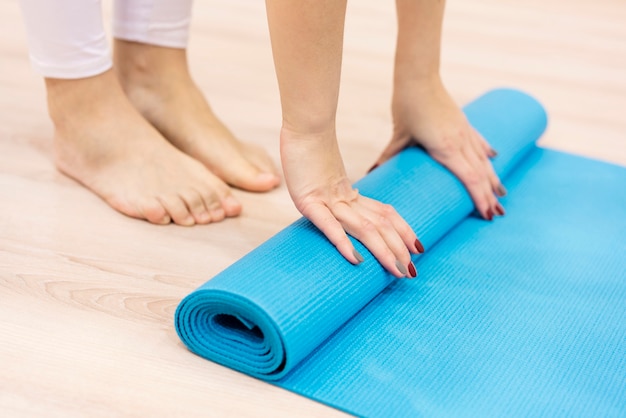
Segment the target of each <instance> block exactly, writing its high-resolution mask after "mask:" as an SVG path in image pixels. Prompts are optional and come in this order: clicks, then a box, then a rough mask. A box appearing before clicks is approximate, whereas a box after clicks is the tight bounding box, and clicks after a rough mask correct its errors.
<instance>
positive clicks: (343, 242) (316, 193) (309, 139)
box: [281, 127, 424, 277]
mask: <svg viewBox="0 0 626 418" xmlns="http://www.w3.org/2000/svg"><path fill="white" fill-rule="evenodd" d="M281 159H282V165H283V170H284V173H285V182H286V183H287V187H288V189H289V193H290V195H291V198H292V199H293V201H294V203H295V205H296V207H297V208H298V210H299V211H300V212H301V213H302V214H303V215H304V216H305V217H306V218H308V219H309V220H310V221H311V222H313V224H315V226H317V227H318V228H319V229H320V231H322V233H323V234H324V235H326V237H327V238H328V239H329V240H330V241H331V242H332V243H333V244H334V245H335V247H336V248H337V250H339V252H340V253H341V254H342V255H343V256H344V257H345V258H346V259H347V260H348V261H350V262H351V263H353V264H358V263H360V262H362V261H363V257H362V255H361V254H359V253H358V252H357V251H356V250H355V248H354V246H353V245H352V242H351V241H350V239H348V237H347V235H346V233H348V234H350V235H352V236H353V237H354V238H356V239H357V240H359V241H360V242H361V243H363V245H365V247H367V249H368V250H370V252H371V253H372V254H373V255H374V257H376V259H378V261H379V262H380V263H381V264H382V265H383V267H384V268H385V269H387V270H388V271H389V272H391V273H392V274H393V275H395V276H396V277H415V276H417V272H416V270H415V266H414V265H413V263H412V262H411V255H410V253H421V252H423V251H424V247H423V246H422V244H421V243H420V242H419V240H418V239H417V237H416V235H415V232H413V230H412V229H411V227H410V226H409V225H408V224H407V223H406V221H405V220H404V219H402V217H401V216H400V215H399V214H398V213H397V212H396V211H395V209H393V208H392V207H391V206H390V205H386V204H383V203H381V202H378V201H376V200H373V199H370V198H368V197H365V196H362V195H360V194H359V192H358V190H356V189H354V188H352V185H351V183H350V181H349V180H348V178H347V176H346V173H345V169H344V166H343V161H342V159H341V155H340V153H339V148H338V146H337V139H336V134H335V132H334V131H332V132H323V133H314V134H310V133H307V134H302V133H297V132H293V131H290V130H288V129H286V128H285V127H283V129H282V131H281Z"/></svg>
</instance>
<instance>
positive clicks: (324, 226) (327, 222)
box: [302, 203, 363, 264]
mask: <svg viewBox="0 0 626 418" xmlns="http://www.w3.org/2000/svg"><path fill="white" fill-rule="evenodd" d="M302 214H303V215H304V216H305V217H306V218H307V219H308V220H310V221H311V222H312V223H313V224H314V225H315V226H316V227H317V228H318V229H319V230H320V231H321V232H322V234H324V235H325V236H326V238H328V240H329V241H330V242H331V243H332V244H333V245H334V246H335V248H337V251H339V253H340V254H341V255H342V256H343V257H344V258H345V259H346V260H348V261H349V262H351V263H352V264H359V263H360V262H362V261H363V256H362V255H361V254H359V253H358V252H357V251H356V250H355V249H354V246H353V245H352V242H351V241H350V239H349V238H348V236H347V235H346V232H345V231H344V228H343V226H342V225H341V223H339V221H338V220H337V219H336V218H335V215H333V213H332V212H331V211H330V209H328V207H326V206H325V205H324V204H322V203H312V204H310V205H309V206H307V207H306V208H305V210H303V211H302ZM357 239H358V238H357Z"/></svg>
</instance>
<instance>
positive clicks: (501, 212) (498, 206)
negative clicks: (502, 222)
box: [495, 202, 506, 216]
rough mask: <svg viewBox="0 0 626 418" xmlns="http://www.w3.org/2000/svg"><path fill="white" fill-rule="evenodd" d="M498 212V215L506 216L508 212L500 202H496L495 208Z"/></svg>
mask: <svg viewBox="0 0 626 418" xmlns="http://www.w3.org/2000/svg"><path fill="white" fill-rule="evenodd" d="M495 211H496V214H497V215H498V216H504V214H505V213H506V212H505V211H504V207H502V205H501V204H500V202H498V203H496V208H495Z"/></svg>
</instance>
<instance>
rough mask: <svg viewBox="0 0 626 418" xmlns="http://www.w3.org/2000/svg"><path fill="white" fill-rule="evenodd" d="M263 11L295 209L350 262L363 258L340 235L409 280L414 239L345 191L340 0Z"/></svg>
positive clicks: (274, 5) (390, 217)
mask: <svg viewBox="0 0 626 418" xmlns="http://www.w3.org/2000/svg"><path fill="white" fill-rule="evenodd" d="M266 5H267V12H268V22H269V26H270V34H271V38H272V49H273V54H274V63H275V66H276V74H277V77H278V84H279V87H280V96H281V103H282V110H283V126H282V130H281V138H280V141H281V158H282V163H283V169H284V172H285V180H286V182H287V187H288V188H289V192H290V194H291V197H292V198H293V200H294V203H295V204H296V207H297V208H298V210H300V212H301V213H302V214H303V215H304V216H306V217H307V218H309V219H310V220H311V221H312V222H313V223H314V224H315V225H316V226H317V227H318V228H319V229H320V230H321V231H322V232H323V233H324V234H325V235H326V236H327V237H328V239H329V240H330V241H331V242H332V243H333V244H334V245H335V246H336V247H337V249H338V250H339V252H340V253H341V254H342V255H343V256H344V257H345V258H346V259H347V260H349V261H350V262H352V263H359V262H360V261H362V258H361V257H360V255H358V254H357V253H355V251H354V247H353V246H352V243H351V241H350V240H349V239H348V238H347V236H346V232H348V233H349V234H350V235H352V236H354V237H355V238H356V239H358V240H359V241H361V242H362V243H363V244H364V245H365V246H367V247H368V249H369V250H370V251H371V252H372V253H373V254H374V256H376V258H377V259H378V260H379V261H380V262H381V264H382V265H383V266H384V267H385V268H386V269H387V270H389V271H390V272H391V273H393V274H394V275H396V276H397V277H402V276H405V275H407V274H409V275H410V276H412V277H414V276H415V275H414V274H413V273H414V272H415V270H414V267H413V265H412V263H411V260H410V254H409V250H407V248H408V249H410V250H411V251H413V252H417V251H418V250H417V248H416V241H417V239H416V236H415V233H414V232H413V231H412V230H411V228H410V227H409V226H408V225H407V224H406V222H405V221H404V220H403V219H402V218H401V217H400V216H399V215H398V214H397V213H396V212H395V210H393V209H392V208H391V207H389V206H387V205H383V204H382V203H380V202H377V201H374V200H372V199H369V198H367V197H364V196H361V195H359V193H358V191H356V190H354V189H353V188H352V186H351V184H350V181H349V180H348V178H347V176H346V173H345V170H344V166H343V161H342V159H341V155H340V153H339V147H338V145H337V136H336V132H335V115H336V111H337V99H338V94H339V79H340V72H341V55H342V49H343V26H344V18H345V10H346V2H345V0H344V1H338V0H302V1H297V2H294V1H292V0H267V1H266ZM344 231H346V232H344ZM409 272H410V273H409Z"/></svg>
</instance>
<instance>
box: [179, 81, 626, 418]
mask: <svg viewBox="0 0 626 418" xmlns="http://www.w3.org/2000/svg"><path fill="white" fill-rule="evenodd" d="M464 110H465V113H466V114H467V116H468V119H469V120H470V122H471V123H472V125H473V126H474V127H475V128H476V129H477V130H478V131H479V132H481V133H482V134H483V136H484V137H485V138H486V139H487V140H488V141H489V142H490V143H491V145H492V146H493V147H494V149H496V150H497V151H498V156H497V158H495V159H494V160H493V164H494V168H495V169H496V171H497V172H498V174H499V175H500V176H501V178H502V179H504V180H505V184H506V185H507V188H508V189H509V195H508V197H507V198H505V199H504V206H505V207H506V208H507V215H506V216H505V217H503V218H497V219H496V220H494V221H493V222H487V221H484V220H481V219H478V218H476V217H473V216H471V213H472V210H473V206H472V202H471V200H470V198H469V196H468V195H467V193H466V191H465V189H464V187H463V186H462V185H461V183H460V182H459V181H458V180H457V179H456V178H455V177H454V176H452V175H451V174H450V173H449V172H448V171H447V170H446V169H444V168H443V167H441V166H440V165H439V164H437V163H436V162H434V161H433V160H432V159H431V158H430V157H428V156H427V155H426V154H425V153H424V152H423V151H422V150H420V149H419V148H410V149H407V150H405V151H403V152H402V153H400V154H399V155H398V156H396V157H395V158H393V159H392V160H390V161H388V162H387V163H386V164H384V165H382V166H381V167H379V168H378V169H376V170H375V171H373V172H372V173H371V174H369V175H368V176H366V177H365V178H364V179H362V180H360V181H359V182H358V183H357V184H356V187H358V188H359V190H360V191H361V193H362V194H364V195H367V196H370V197H373V198H376V199H379V200H381V201H384V202H387V203H390V204H392V205H393V206H394V207H395V208H396V210H397V211H398V212H399V213H400V214H401V215H402V216H403V217H404V218H405V219H406V220H407V222H408V223H409V224H410V225H411V226H412V227H413V228H414V230H415V231H416V232H417V233H418V236H419V237H420V239H421V241H422V242H423V243H424V245H425V247H426V253H425V254H423V255H421V256H416V257H414V258H413V261H414V262H415V264H416V266H417V269H418V271H419V273H420V275H419V276H418V278H417V279H413V280H407V279H400V280H399V279H395V278H393V277H392V276H391V275H389V274H388V273H386V272H385V271H384V269H383V268H382V267H381V266H380V265H379V264H378V262H377V261H376V260H375V259H374V258H373V256H372V255H371V254H369V252H368V251H367V250H366V249H365V248H364V247H363V246H362V245H361V244H360V243H359V242H357V241H355V240H353V242H354V243H355V246H356V248H357V249H358V251H359V252H361V254H363V255H364V256H365V261H364V262H363V263H361V264H360V265H358V266H353V265H351V264H349V263H348V262H347V261H345V260H344V259H343V258H342V257H341V256H340V255H339V254H338V252H337V251H336V250H335V248H334V247H333V246H332V245H331V244H330V243H329V242H328V241H327V240H326V239H325V238H324V236H323V235H322V234H321V233H319V232H318V231H317V229H316V228H315V227H314V226H313V225H312V224H311V223H310V222H308V221H307V220H306V219H300V220H298V221H296V222H295V223H294V224H292V225H290V226H288V227H287V228H285V229H284V230H283V231H281V232H279V233H278V234H277V235H275V236H274V237H272V238H270V239H269V240H268V241H267V242H265V243H264V244H262V245H261V246H259V247H258V248H256V249H255V250H253V251H252V252H250V253H249V254H247V255H246V256H244V257H243V258H242V259H241V260H239V261H238V262H236V263H235V264H233V265H232V266H231V267H229V268H227V269H226V270H224V271H223V272H222V273H220V274H218V275H217V276H216V277H215V278H213V279H212V280H210V281H208V282H207V283H205V284H204V285H202V286H201V287H200V288H198V289H197V290H195V291H194V292H192V293H191V294H190V295H188V296H187V297H186V298H184V299H183V301H182V302H181V303H180V305H179V307H178V309H177V311H176V315H175V325H176V330H177V332H178V334H179V336H180V338H181V339H182V341H183V342H184V343H185V344H186V345H187V347H189V349H190V350H191V351H193V352H195V353H196V354H198V355H200V356H203V357H205V358H208V359H210V360H212V361H215V362H218V363H221V364H223V365H226V366H228V367H231V368H233V369H236V370H239V371H242V372H244V373H246V374H249V375H251V376H255V377H258V378H261V379H265V380H269V381H272V383H274V384H276V385H278V386H281V387H284V388H286V389H288V390H292V391H294V392H297V393H299V394H302V395H304V396H306V397H309V398H312V399H315V400H318V401H320V402H323V403H326V404H328V405H331V406H333V407H335V408H338V409H341V410H344V411H346V412H349V413H352V414H355V415H360V416H381V417H387V416H420V415H425V416H485V415H491V416H493V415H498V416H502V415H506V416H510V415H513V416H517V415H531V416H536V415H544V416H612V415H613V416H625V415H626V273H625V272H626V239H625V238H624V237H626V192H625V190H626V169H624V168H622V167H618V166H614V165H610V164H605V163H601V162H597V161H593V160H589V159H585V158H581V157H575V156H572V155H568V154H564V153H559V152H556V151H550V150H545V149H541V148H537V147H536V146H535V141H536V140H537V139H538V138H539V137H540V136H541V134H542V133H543V131H544V129H545V127H546V114H545V111H544V110H543V108H542V106H541V105H540V104H539V103H538V102H537V101H536V100H534V99H533V98H531V97H529V96H527V95H526V94H524V93H521V92H519V91H515V90H508V89H501V90H494V91H492V92H489V93H487V94H486V95H484V96H482V97H480V98H479V99H477V100H476V101H474V102H473V103H471V104H469V105H468V106H467V107H466V108H465V109H464Z"/></svg>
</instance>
